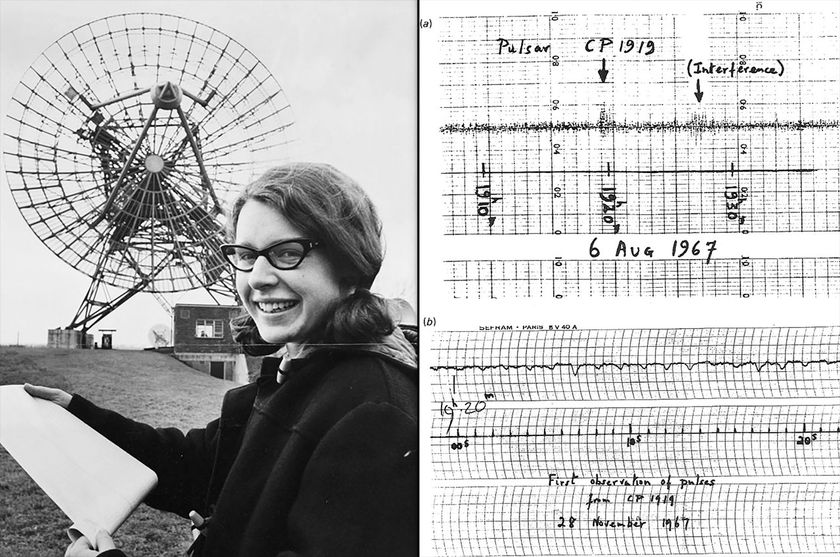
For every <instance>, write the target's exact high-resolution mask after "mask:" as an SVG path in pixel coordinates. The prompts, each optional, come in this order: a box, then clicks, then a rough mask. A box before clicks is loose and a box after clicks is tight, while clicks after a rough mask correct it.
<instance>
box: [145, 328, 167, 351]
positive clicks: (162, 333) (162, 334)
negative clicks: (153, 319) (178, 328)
mask: <svg viewBox="0 0 840 557" xmlns="http://www.w3.org/2000/svg"><path fill="white" fill-rule="evenodd" d="M146 338H148V339H149V343H150V344H151V345H152V346H154V347H155V348H163V347H164V346H169V339H170V338H172V330H171V329H170V328H169V327H168V326H166V325H164V324H162V323H159V324H157V325H155V326H153V327H152V328H151V329H149V333H148V334H147V335H146Z"/></svg>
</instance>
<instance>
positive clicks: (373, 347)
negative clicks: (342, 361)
mask: <svg viewBox="0 0 840 557" xmlns="http://www.w3.org/2000/svg"><path fill="white" fill-rule="evenodd" d="M326 354H330V355H333V356H335V355H339V356H340V355H341V354H370V355H375V356H380V357H382V358H385V359H386V360H389V361H391V362H394V363H396V364H399V365H401V366H403V367H407V368H409V369H411V370H413V371H416V370H417V365H418V364H417V351H416V349H415V346H414V345H412V343H411V342H410V341H409V340H408V339H407V338H406V336H405V335H404V334H403V331H402V329H400V328H399V327H396V328H395V329H394V331H393V332H392V333H391V334H390V335H388V336H386V337H385V338H383V339H382V340H381V341H380V342H376V343H370V344H345V345H325V344H307V345H304V346H303V347H302V348H301V350H300V351H299V352H298V353H297V354H296V355H295V357H290V356H289V354H288V352H287V351H286V349H285V347H283V348H281V349H280V350H278V351H277V352H275V353H274V354H271V355H270V356H266V357H264V358H263V360H262V366H261V368H260V379H262V378H263V377H276V378H277V382H278V383H279V382H281V381H282V380H283V377H284V376H285V375H288V374H290V373H293V372H294V371H295V370H296V369H299V368H300V367H302V366H304V365H306V364H308V363H309V362H310V361H311V360H312V359H313V358H314V357H320V356H322V355H326Z"/></svg>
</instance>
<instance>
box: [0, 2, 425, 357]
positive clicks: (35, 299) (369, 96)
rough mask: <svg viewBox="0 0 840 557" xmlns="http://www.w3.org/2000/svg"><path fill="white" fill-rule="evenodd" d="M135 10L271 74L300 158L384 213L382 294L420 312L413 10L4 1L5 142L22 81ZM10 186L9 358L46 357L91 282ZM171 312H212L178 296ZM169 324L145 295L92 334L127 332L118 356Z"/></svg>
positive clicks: (3, 227) (0, 228)
mask: <svg viewBox="0 0 840 557" xmlns="http://www.w3.org/2000/svg"><path fill="white" fill-rule="evenodd" d="M138 8H142V10H143V11H146V12H162V13H168V14H172V15H177V16H182V17H187V18H190V19H194V20H197V21H199V22H201V23H204V24H206V25H209V26H211V27H214V28H216V29H218V30H219V31H221V32H222V33H224V34H226V35H228V36H230V37H232V38H233V39H235V40H237V41H239V42H240V43H241V44H242V45H243V46H245V47H246V48H247V49H249V50H250V51H251V52H252V53H253V54H254V55H255V56H256V57H257V58H258V59H259V60H260V61H261V62H262V63H263V64H264V65H265V66H266V67H267V68H268V70H269V71H271V72H272V74H274V77H275V78H276V79H277V80H278V82H279V83H280V86H281V87H282V88H283V89H284V91H285V93H286V96H287V98H288V100H289V102H290V103H291V106H292V109H293V111H294V115H295V127H296V136H297V137H299V138H300V144H299V146H298V153H299V154H300V158H301V159H304V160H313V161H323V162H329V163H331V164H333V165H335V166H336V167H338V168H339V169H341V170H343V171H344V172H346V173H348V174H349V175H351V176H352V177H354V178H355V179H356V180H357V181H359V182H360V183H361V184H362V185H363V186H364V187H365V188H366V189H367V191H368V192H369V194H370V195H371V197H372V198H373V199H374V202H375V203H376V204H377V206H378V207H379V209H380V213H381V216H382V219H383V223H384V227H385V241H386V246H387V251H388V253H387V255H386V258H385V265H384V267H383V270H382V272H381V273H380V277H379V280H378V281H377V283H376V284H375V285H374V290H377V291H379V292H381V293H383V294H385V295H387V296H389V297H403V298H406V299H408V300H409V301H410V302H411V303H412V305H415V306H416V296H417V285H416V257H415V253H416V246H417V237H416V214H417V211H416V193H415V187H416V8H415V5H414V3H413V2H411V1H401V2H400V1H398V2H392V1H385V0H381V1H368V2H348V1H333V2H311V1H303V2H287V1H282V0H275V1H266V2H241V1H240V2H229V1H228V2H208V1H201V2H198V1H169V2H154V1H151V2H150V1H147V2H143V3H142V4H138V3H137V2H123V1H108V2H105V1H101V2H90V1H89V2H64V1H61V2H52V1H49V2H48V1H31V0H30V1H25V2H24V1H13V0H0V64H1V65H0V106H2V110H3V115H2V121H0V126H3V127H4V128H5V119H6V115H5V112H6V110H7V107H8V104H9V100H10V99H11V97H12V96H13V95H14V91H15V88H16V86H17V84H18V82H19V80H20V78H21V77H22V75H23V74H24V72H25V71H26V69H27V68H28V67H29V66H30V64H31V63H32V62H34V61H35V59H36V58H37V57H38V56H39V54H40V53H41V52H42V51H43V50H44V49H46V48H47V47H48V46H49V45H50V44H51V43H53V42H54V41H55V40H57V39H58V38H60V37H61V36H62V35H64V34H65V33H67V32H69V31H71V30H73V29H75V28H76V27H79V26H80V25H83V24H85V23H87V22H89V21H92V20H94V19H99V18H102V17H106V16H108V15H114V14H121V13H128V12H136V11H138ZM7 141H8V140H7V139H6V138H4V151H5V150H9V149H10V147H9V146H8V143H6V142H7ZM0 164H2V163H0ZM2 176H3V184H2V187H0V344H12V343H16V342H20V343H21V344H30V345H38V344H46V339H47V329H50V328H54V327H63V326H66V325H68V324H69V323H70V322H71V321H72V319H73V316H74V315H75V313H76V310H77V308H78V307H79V304H80V303H81V301H82V298H83V296H84V294H85V292H86V290H87V287H88V285H89V283H90V279H89V278H88V277H87V276H85V275H83V274H81V273H80V272H78V271H76V270H74V269H72V268H71V267H70V266H69V265H68V264H66V263H65V262H64V261H62V260H60V259H59V258H58V257H57V256H55V255H54V254H53V253H52V252H51V251H50V250H49V249H47V248H46V247H45V246H44V245H43V244H42V243H41V241H40V240H39V239H38V238H37V237H36V236H35V234H34V233H33V232H32V231H31V230H30V229H29V227H28V226H27V225H26V223H25V222H24V221H23V218H22V217H21V215H20V213H19V211H18V209H17V206H16V205H15V203H14V200H13V199H12V196H11V194H10V192H9V190H8V183H7V182H6V178H5V167H4V168H3V174H2ZM172 301H174V302H191V301H205V299H204V298H203V297H196V296H195V295H175V296H174V297H173V298H172ZM169 321H170V318H169V316H168V315H167V314H166V312H165V311H164V310H163V309H162V308H161V307H160V306H159V304H158V303H157V302H156V301H155V300H154V298H153V297H152V296H151V295H148V294H140V295H137V296H135V297H134V298H133V299H132V300H130V301H129V302H127V303H126V304H125V305H123V306H122V307H120V308H119V309H117V310H116V311H115V312H114V313H112V314H111V315H110V316H109V317H107V318H105V319H104V320H103V321H101V322H100V323H98V324H97V325H96V326H95V327H94V328H93V330H92V332H94V333H96V331H97V329H100V328H112V329H117V332H116V334H115V337H114V343H115V347H117V348H126V347H142V346H147V345H148V342H147V340H146V339H147V334H148V331H149V329H150V328H151V327H152V326H153V325H156V324H158V323H166V324H168V323H169ZM96 336H97V339H98V338H99V334H98V333H97V334H96Z"/></svg>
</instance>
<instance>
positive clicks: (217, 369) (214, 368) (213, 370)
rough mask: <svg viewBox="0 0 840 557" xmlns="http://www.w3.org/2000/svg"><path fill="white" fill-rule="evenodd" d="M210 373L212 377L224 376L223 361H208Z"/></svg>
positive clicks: (220, 377)
mask: <svg viewBox="0 0 840 557" xmlns="http://www.w3.org/2000/svg"><path fill="white" fill-rule="evenodd" d="M210 375H212V376H213V377H218V378H219V379H224V378H225V363H224V362H210Z"/></svg>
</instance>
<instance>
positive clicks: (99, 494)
mask: <svg viewBox="0 0 840 557" xmlns="http://www.w3.org/2000/svg"><path fill="white" fill-rule="evenodd" d="M0 445H3V447H4V448H5V449H6V450H7V451H9V454H11V455H12V457H13V458H14V459H15V460H16V461H17V462H18V464H20V466H21V467H22V468H23V469H24V471H26V473H27V474H29V476H30V477H31V478H32V479H33V480H34V481H35V483H37V484H38V486H39V487H40V488H41V489H43V490H44V493H46V494H47V495H48V496H49V497H50V498H51V499H52V500H53V501H54V502H55V504H56V505H58V507H59V508H60V509H61V510H62V511H63V512H64V514H66V515H67V516H68V517H69V518H70V520H71V521H72V522H73V524H72V526H71V527H70V528H69V529H68V532H67V533H68V535H69V536H70V538H71V539H72V540H76V539H78V538H79V537H80V536H82V535H84V536H85V537H87V538H88V539H89V540H95V539H96V532H97V531H99V530H100V529H103V530H106V531H107V532H109V533H111V534H113V533H114V532H115V531H116V529H117V528H119V526H120V525H121V524H122V523H123V522H124V521H125V519H126V518H128V516H129V515H130V514H131V513H132V511H134V509H135V508H137V506H138V505H139V504H140V503H141V502H142V501H143V499H144V498H145V497H146V495H147V494H148V493H149V492H150V491H151V490H152V489H153V488H154V487H155V485H157V475H156V474H155V473H154V472H153V471H152V470H150V469H149V468H148V467H146V466H145V465H144V464H143V463H141V462H140V461H138V460H137V459H135V458H134V457H132V456H131V455H129V454H128V453H126V452H125V451H123V450H122V449H121V448H119V447H118V446H116V445H114V444H113V443H111V442H110V441H109V440H108V439H106V438H105V437H103V436H102V435H100V434H99V433H97V432H96V431H94V430H93V429H92V428H91V427H89V426H88V425H87V424H85V423H84V422H82V421H81V420H79V419H78V418H77V417H75V416H74V415H73V414H71V413H70V412H68V411H67V410H65V409H64V408H61V407H60V406H58V405H57V404H53V403H52V402H47V401H45V400H41V399H37V398H33V397H31V396H29V395H28V394H27V393H26V392H25V391H24V390H23V386H22V385H5V386H2V387H0Z"/></svg>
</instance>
